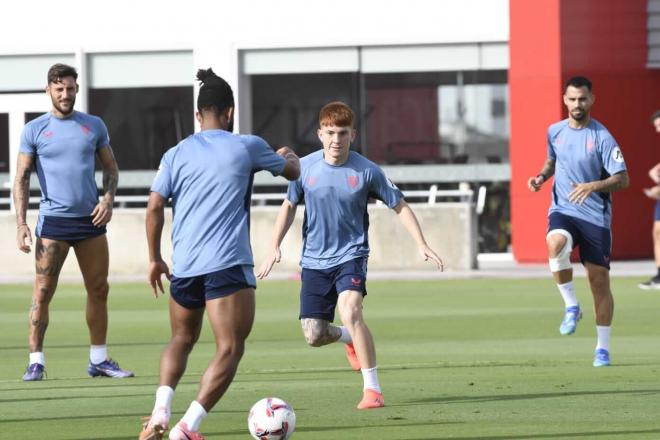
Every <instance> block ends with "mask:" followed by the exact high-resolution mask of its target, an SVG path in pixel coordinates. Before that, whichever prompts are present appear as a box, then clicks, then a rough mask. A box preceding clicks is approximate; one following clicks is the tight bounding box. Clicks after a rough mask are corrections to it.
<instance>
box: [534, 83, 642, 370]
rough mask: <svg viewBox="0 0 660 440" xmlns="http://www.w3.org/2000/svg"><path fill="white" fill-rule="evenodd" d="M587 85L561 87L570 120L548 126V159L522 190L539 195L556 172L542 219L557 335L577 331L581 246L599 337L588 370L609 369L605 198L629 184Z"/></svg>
mask: <svg viewBox="0 0 660 440" xmlns="http://www.w3.org/2000/svg"><path fill="white" fill-rule="evenodd" d="M591 88H592V85H591V81H589V80H588V79H587V78H585V77H582V76H578V77H574V78H571V79H570V80H569V81H568V82H567V83H566V87H565V89H564V98H563V99H564V105H565V106H566V109H567V110H568V118H567V119H564V120H563V121H560V122H557V123H556V124H553V125H551V126H550V127H549V128H548V135H547V145H548V158H547V160H546V161H545V164H544V166H543V169H541V172H540V173H539V174H537V175H536V176H534V177H530V178H529V179H528V181H527V185H528V187H529V189H530V191H532V192H537V191H539V190H540V189H541V187H542V186H543V184H544V183H545V182H547V181H548V180H549V179H550V177H552V176H553V175H554V177H555V179H554V183H553V185H552V203H551V205H550V211H549V215H548V223H549V226H548V234H547V236H546V243H547V246H548V254H549V263H550V270H551V271H552V275H553V278H554V280H555V282H556V283H557V287H558V288H559V292H560V294H561V296H562V298H563V299H564V305H565V310H564V319H563V320H562V322H561V325H560V326H559V332H560V333H561V334H562V335H570V334H573V333H574V332H575V329H576V327H577V322H578V321H579V320H580V318H581V317H582V308H581V307H580V305H579V304H578V300H577V297H576V295H575V289H574V287H573V269H572V266H571V259H570V258H571V251H572V250H573V248H574V247H575V246H579V247H580V260H581V261H582V264H583V265H584V267H585V269H586V271H587V278H588V280H589V286H590V288H591V293H592V296H593V300H594V309H595V312H596V331H597V334H598V340H597V343H596V352H595V356H594V360H593V366H594V367H602V366H607V365H610V352H609V350H610V333H611V325H612V317H613V315H614V299H613V297H612V291H611V290H610V273H609V269H610V254H611V248H612V232H611V230H610V222H611V217H612V197H611V195H610V194H611V193H612V192H614V191H618V190H620V189H623V188H626V187H627V186H628V185H629V180H628V173H627V171H626V164H625V162H624V160H623V154H622V153H621V149H620V148H619V146H618V145H617V143H616V141H615V140H614V138H613V137H612V135H611V134H610V132H609V131H607V129H606V128H605V126H604V125H603V124H601V123H600V122H598V121H596V120H595V119H592V118H591V116H590V111H591V107H592V105H593V103H594V101H595V96H594V95H593V94H592V92H591Z"/></svg>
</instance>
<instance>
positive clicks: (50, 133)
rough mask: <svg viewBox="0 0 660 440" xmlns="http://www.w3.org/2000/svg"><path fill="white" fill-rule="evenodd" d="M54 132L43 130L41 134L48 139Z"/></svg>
mask: <svg viewBox="0 0 660 440" xmlns="http://www.w3.org/2000/svg"><path fill="white" fill-rule="evenodd" d="M54 134H55V132H54V131H44V133H43V135H42V136H43V137H45V138H46V139H50V138H52V137H53V135H54Z"/></svg>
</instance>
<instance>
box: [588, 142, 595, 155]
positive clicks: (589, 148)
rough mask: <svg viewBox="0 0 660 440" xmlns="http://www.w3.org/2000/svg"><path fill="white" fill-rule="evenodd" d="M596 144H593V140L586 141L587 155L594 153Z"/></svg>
mask: <svg viewBox="0 0 660 440" xmlns="http://www.w3.org/2000/svg"><path fill="white" fill-rule="evenodd" d="M595 146H596V144H595V143H594V140H593V139H591V138H589V139H587V153H592V152H593V151H594V147H595Z"/></svg>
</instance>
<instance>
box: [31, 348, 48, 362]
mask: <svg viewBox="0 0 660 440" xmlns="http://www.w3.org/2000/svg"><path fill="white" fill-rule="evenodd" d="M29 364H30V365H32V364H41V365H46V356H45V355H44V352H43V351H35V352H34V353H30V362H29Z"/></svg>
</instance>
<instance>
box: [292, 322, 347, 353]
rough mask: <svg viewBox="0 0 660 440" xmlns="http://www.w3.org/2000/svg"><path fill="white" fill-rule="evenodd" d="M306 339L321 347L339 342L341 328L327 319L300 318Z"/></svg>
mask: <svg viewBox="0 0 660 440" xmlns="http://www.w3.org/2000/svg"><path fill="white" fill-rule="evenodd" d="M300 324H301V325H302V329H303V334H304V335H305V340H306V341H307V343H308V344H309V345H311V346H312V347H321V346H323V345H328V344H331V343H333V342H337V341H338V340H339V337H340V336H341V330H340V329H339V327H337V326H336V325H334V324H331V323H330V322H328V321H326V320H325V319H315V318H303V319H301V320H300Z"/></svg>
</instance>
